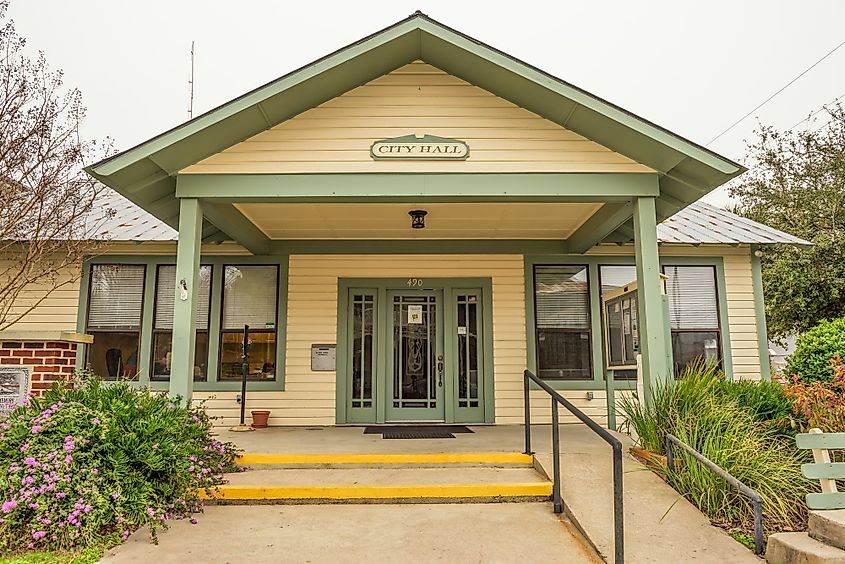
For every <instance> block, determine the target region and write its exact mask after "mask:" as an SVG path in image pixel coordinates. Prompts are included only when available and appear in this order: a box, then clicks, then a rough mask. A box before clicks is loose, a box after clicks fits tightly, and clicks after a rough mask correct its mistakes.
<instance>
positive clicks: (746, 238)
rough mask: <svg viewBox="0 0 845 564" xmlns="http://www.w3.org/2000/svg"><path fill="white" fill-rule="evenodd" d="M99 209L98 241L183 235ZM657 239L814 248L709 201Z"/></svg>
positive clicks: (138, 215)
mask: <svg viewBox="0 0 845 564" xmlns="http://www.w3.org/2000/svg"><path fill="white" fill-rule="evenodd" d="M99 204H100V205H98V206H96V208H97V209H99V210H106V209H111V210H114V214H113V215H110V214H106V215H104V216H103V217H102V218H100V219H101V221H100V222H98V225H100V224H102V227H101V229H100V230H99V233H97V234H96V237H97V238H98V239H104V240H111V241H116V242H125V241H135V242H145V241H176V240H177V239H178V238H179V232H178V231H176V230H175V229H173V228H172V227H170V226H169V225H167V224H165V223H163V222H161V221H160V220H158V219H156V218H155V217H154V216H153V215H151V214H150V213H148V212H146V211H144V210H143V209H141V208H139V207H138V206H136V205H135V204H133V203H132V202H130V201H129V200H127V199H126V198H124V197H123V196H121V195H120V194H118V193H116V192H114V191H112V190H109V189H106V190H104V191H103V193H102V194H101V196H100V202H99ZM657 240H658V241H660V242H661V243H676V244H690V245H699V244H702V243H703V244H721V245H738V244H749V245H773V244H778V243H788V244H792V245H811V244H812V243H810V242H809V241H805V240H803V239H800V238H798V237H793V236H792V235H789V234H788V233H784V232H783V231H778V230H777V229H774V228H772V227H768V226H766V225H763V224H760V223H757V222H756V221H752V220H750V219H746V218H744V217H741V216H738V215H736V214H733V213H731V212H728V211H725V210H723V209H720V208H717V207H715V206H712V205H710V204H708V203H705V202H696V203H694V204H691V205H690V206H688V207H686V208H685V209H683V210H681V211H679V212H678V213H676V214H675V215H673V216H672V217H670V218H668V219H666V220H665V221H663V223H661V224H659V225H658V226H657Z"/></svg>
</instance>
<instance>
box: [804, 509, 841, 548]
mask: <svg viewBox="0 0 845 564" xmlns="http://www.w3.org/2000/svg"><path fill="white" fill-rule="evenodd" d="M807 532H808V533H809V534H810V536H811V537H813V538H814V539H816V540H817V541H820V542H823V543H825V544H829V545H831V546H835V547H837V548H841V549H843V550H845V509H838V510H835V511H810V519H809V521H808V522H807Z"/></svg>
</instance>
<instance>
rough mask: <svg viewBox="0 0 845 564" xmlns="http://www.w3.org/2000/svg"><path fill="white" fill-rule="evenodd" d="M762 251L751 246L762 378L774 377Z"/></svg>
mask: <svg viewBox="0 0 845 564" xmlns="http://www.w3.org/2000/svg"><path fill="white" fill-rule="evenodd" d="M758 252H760V251H759V250H758V248H757V247H756V246H753V247H752V248H751V283H752V284H753V287H754V315H755V317H756V318H757V319H756V321H757V350H758V351H759V354H760V378H762V379H763V380H771V379H772V367H771V365H770V362H769V331H768V329H767V328H766V303H765V301H764V300H763V268H762V266H761V265H760V257H758V256H757V253H758Z"/></svg>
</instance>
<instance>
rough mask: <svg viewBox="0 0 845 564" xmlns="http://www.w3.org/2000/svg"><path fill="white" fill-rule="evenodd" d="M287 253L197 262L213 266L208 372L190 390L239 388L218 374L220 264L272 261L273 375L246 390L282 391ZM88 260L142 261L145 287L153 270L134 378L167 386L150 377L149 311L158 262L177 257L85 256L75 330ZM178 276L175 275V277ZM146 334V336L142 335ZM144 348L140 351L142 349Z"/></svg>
mask: <svg viewBox="0 0 845 564" xmlns="http://www.w3.org/2000/svg"><path fill="white" fill-rule="evenodd" d="M288 258H289V257H288V256H287V255H266V256H242V255H201V256H200V263H201V264H207V265H211V266H212V282H211V284H212V285H211V311H210V312H209V314H210V316H211V318H210V320H209V339H208V376H207V381H205V382H194V383H193V390H194V391H199V392H211V391H239V390H240V389H241V383H240V382H238V381H231V382H228V381H227V382H221V381H219V380H218V378H217V373H218V369H217V367H218V365H219V359H220V351H219V347H220V338H219V329H220V313H221V301H222V291H223V266H224V265H226V264H230V265H231V264H273V265H279V296H278V300H279V302H278V303H279V307H278V315H277V319H276V328H277V329H276V331H277V333H276V379H275V380H274V381H271V382H249V384H248V389H249V391H283V390H284V389H285V351H286V342H287V309H288V303H287V301H288ZM91 264H144V265H146V266H147V279H146V280H145V290H146V288H147V287H148V285H149V284H150V283H151V282H150V278H149V273H150V272H151V271H152V272H153V274H152V284H153V286H152V288H153V291H151V292H150V291H145V292H144V304H143V311H144V315H143V318H142V320H141V348H139V356H140V358H139V359H138V362H139V377H138V380H137V381H136V382H135V383H136V384H138V385H141V386H149V387H150V388H152V389H156V390H168V389H169V387H170V383H169V381H167V380H165V381H150V375H149V370H148V366H149V362H150V358H151V352H152V351H151V347H152V340H151V337H152V324H153V321H154V320H153V319H152V314H150V315H147V314H146V313H147V312H148V311H149V312H152V311H153V307H154V303H155V301H154V300H155V291H154V289H155V270H156V267H157V266H158V265H161V264H176V257H175V256H173V255H161V256H149V255H145V256H136V255H98V256H96V257H91V258H89V259H87V260H86V261H85V263H84V267H83V276H82V280H81V282H80V299H79V314H78V317H77V330H78V331H81V332H85V328H86V327H85V320H86V318H87V313H88V296H87V293H88V287H89V285H90V272H89V271H90V265H91ZM178 279H179V278H177V280H178ZM145 335H147V336H148V337H147V338H146V340H145V338H144V336H145ZM142 350H144V351H146V352H147V354H145V355H141V354H140V353H141V351H142ZM81 352H82V354H78V355H77V361H76V366H77V368H84V366H85V365H84V358H85V355H84V352H85V351H84V347H83V348H82V351H81Z"/></svg>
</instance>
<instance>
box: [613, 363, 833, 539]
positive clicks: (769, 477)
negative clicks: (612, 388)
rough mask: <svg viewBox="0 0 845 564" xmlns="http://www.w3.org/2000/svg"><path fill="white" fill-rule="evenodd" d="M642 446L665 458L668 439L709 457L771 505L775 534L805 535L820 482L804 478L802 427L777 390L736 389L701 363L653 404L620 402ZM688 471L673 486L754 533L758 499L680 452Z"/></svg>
mask: <svg viewBox="0 0 845 564" xmlns="http://www.w3.org/2000/svg"><path fill="white" fill-rule="evenodd" d="M620 408H621V410H622V411H623V412H624V414H625V416H626V418H627V421H628V424H629V425H630V427H631V428H632V429H633V431H634V432H635V434H636V437H637V439H638V441H639V444H640V445H641V446H642V447H643V448H646V449H648V450H650V451H652V452H656V453H661V454H663V453H664V450H665V447H664V440H665V437H666V433H671V434H673V435H675V436H676V437H678V438H679V439H680V440H681V441H683V442H685V443H687V444H688V445H690V446H691V447H692V448H694V449H695V450H697V451H698V452H700V453H702V454H703V455H704V456H706V457H707V458H709V459H710V460H712V461H713V462H714V463H716V464H717V465H719V466H721V467H722V468H724V469H725V470H726V471H727V472H729V473H730V474H732V475H733V476H735V477H736V478H737V479H739V480H740V481H741V482H743V483H745V484H746V485H748V486H749V487H750V488H752V489H754V490H756V491H757V492H759V493H760V495H761V496H762V498H763V514H764V529H765V531H766V533H767V534H771V533H773V532H777V531H783V530H802V529H803V528H804V526H805V524H806V518H807V510H806V507H805V505H804V496H805V494H806V493H807V492H808V491H814V488H817V487H818V486H817V483H816V484H815V485H814V484H813V482H811V481H809V480H807V479H806V478H804V477H803V476H802V475H801V464H802V463H803V462H806V461H807V454H806V453H804V452H802V451H799V450H798V449H797V448H796V446H795V439H794V434H795V432H797V431H798V429H799V425H798V424H797V423H796V422H795V421H794V419H793V413H792V407H791V402H790V401H789V399H788V398H787V397H786V396H785V394H784V390H783V388H782V387H781V386H780V385H779V384H777V383H771V382H762V383H751V382H728V381H726V380H725V378H724V376H723V375H722V374H721V373H719V372H718V371H717V369H716V368H715V367H714V366H712V365H707V364H704V363H696V364H693V365H691V366H689V367H688V368H687V369H686V370H685V371H684V372H683V373H682V374H681V375H680V376H679V377H678V379H676V380H672V381H670V382H668V383H665V384H659V385H658V386H657V387H656V389H655V391H654V393H653V397H652V401H651V402H649V403H647V404H646V405H643V404H641V403H640V402H639V401H638V400H637V399H636V398H624V399H622V400H620ZM675 453H676V454H675V456H676V459H680V460H681V464H679V465H678V466H677V467H676V471H675V472H671V473H669V472H668V471H667V476H666V478H667V481H668V482H669V484H670V485H672V486H673V487H674V488H675V489H676V490H677V491H678V492H680V493H681V494H682V495H683V496H684V497H685V498H687V499H688V500H689V501H691V502H692V503H693V504H694V505H695V506H696V507H698V508H699V509H700V510H701V511H702V512H704V513H705V514H706V515H708V516H709V517H710V519H711V521H713V522H714V524H717V525H720V526H723V527H725V528H729V529H734V530H740V531H743V532H745V533H749V534H753V531H754V513H753V507H752V504H751V500H749V499H748V498H747V497H745V496H743V495H742V494H741V493H740V492H739V491H737V490H736V489H734V488H733V487H732V486H730V485H729V484H728V483H727V482H725V481H724V480H723V479H722V478H720V477H718V476H717V475H716V474H714V473H713V472H711V471H710V470H709V469H708V468H706V467H704V466H703V465H701V464H699V463H698V462H697V461H696V460H695V459H694V458H693V457H692V456H690V455H688V454H686V453H685V452H683V451H681V450H680V449H675Z"/></svg>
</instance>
